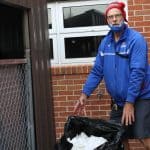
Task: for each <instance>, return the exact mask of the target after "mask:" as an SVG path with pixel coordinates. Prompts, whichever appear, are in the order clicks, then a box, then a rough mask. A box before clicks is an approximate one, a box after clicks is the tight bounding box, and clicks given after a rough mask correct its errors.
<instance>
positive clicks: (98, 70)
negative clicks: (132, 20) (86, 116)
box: [74, 2, 150, 150]
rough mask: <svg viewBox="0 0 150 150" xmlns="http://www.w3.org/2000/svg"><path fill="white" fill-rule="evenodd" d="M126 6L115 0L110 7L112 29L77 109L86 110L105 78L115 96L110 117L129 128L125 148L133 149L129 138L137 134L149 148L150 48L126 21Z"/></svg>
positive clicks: (109, 90)
mask: <svg viewBox="0 0 150 150" xmlns="http://www.w3.org/2000/svg"><path fill="white" fill-rule="evenodd" d="M124 7H125V4H124V3H122V2H113V3H110V4H109V5H108V7H107V8H106V18H107V22H108V25H109V27H110V32H109V33H108V34H107V35H106V37H105V38H104V39H103V41H102V42H101V44H100V46H99V48H98V54H97V56H96V61H95V64H94V66H93V68H92V70H91V72H90V74H89V76H88V78H87V81H86V83H85V85H84V87H83V91H82V94H81V96H80V98H79V101H78V102H77V103H76V105H75V108H74V112H75V113H76V112H81V111H84V109H85V104H86V101H87V99H88V97H89V96H90V94H91V93H92V92H93V91H94V89H95V88H96V87H97V86H98V84H99V83H100V82H101V80H102V79H103V78H104V81H105V85H106V89H107V91H108V93H109V94H110V95H111V97H112V111H111V114H110V120H114V121H116V122H120V123H122V124H123V125H124V126H125V129H126V134H125V136H124V145H125V149H126V150H127V149H129V147H128V142H127V139H129V138H131V137H132V138H133V137H134V138H138V139H139V140H140V141H141V142H142V143H143V145H144V147H145V149H146V150H150V68H149V65H148V58H147V51H148V48H147V44H146V41H145V39H144V37H143V36H142V35H141V34H140V33H138V32H137V31H135V30H133V29H130V28H129V27H128V26H127V24H126V23H125V22H127V19H126V12H125V10H124ZM132 131H133V134H131V132H132Z"/></svg>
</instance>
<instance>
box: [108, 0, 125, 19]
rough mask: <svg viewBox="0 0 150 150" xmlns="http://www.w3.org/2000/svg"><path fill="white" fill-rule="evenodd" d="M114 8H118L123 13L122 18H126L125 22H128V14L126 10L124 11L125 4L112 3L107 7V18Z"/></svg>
mask: <svg viewBox="0 0 150 150" xmlns="http://www.w3.org/2000/svg"><path fill="white" fill-rule="evenodd" d="M112 8H117V9H119V10H120V11H121V12H122V16H123V17H124V20H125V21H126V22H127V19H126V12H125V10H124V8H125V3H123V2H112V3H110V4H109V5H108V6H107V8H106V12H105V14H106V16H107V13H108V11H109V10H111V9H112Z"/></svg>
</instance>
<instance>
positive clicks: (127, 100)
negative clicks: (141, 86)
mask: <svg viewBox="0 0 150 150" xmlns="http://www.w3.org/2000/svg"><path fill="white" fill-rule="evenodd" d="M126 102H129V103H134V102H135V97H134V96H132V95H128V96H127V99H126Z"/></svg>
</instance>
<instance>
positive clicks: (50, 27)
mask: <svg viewBox="0 0 150 150" xmlns="http://www.w3.org/2000/svg"><path fill="white" fill-rule="evenodd" d="M48 26H49V29H52V14H51V9H50V8H48Z"/></svg>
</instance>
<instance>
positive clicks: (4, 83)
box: [0, 64, 31, 150]
mask: <svg viewBox="0 0 150 150" xmlns="http://www.w3.org/2000/svg"><path fill="white" fill-rule="evenodd" d="M26 72H27V69H26V64H19V65H18V64H13V65H0V150H29V149H31V147H30V144H29V140H28V137H29V136H28V125H29V113H28V112H27V111H28V110H29V109H28V107H29V106H28V105H29V93H28V92H29V91H28V86H27V85H28V84H27V83H28V82H29V81H28V78H27V77H26V74H27V73H26Z"/></svg>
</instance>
